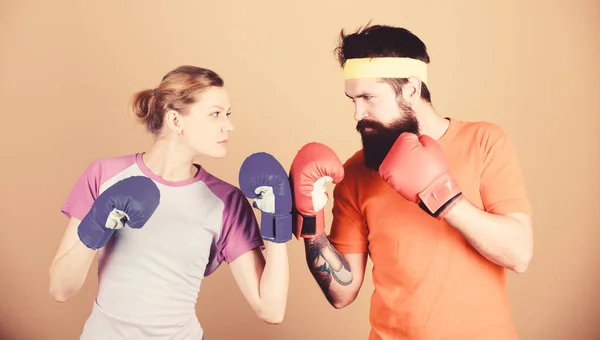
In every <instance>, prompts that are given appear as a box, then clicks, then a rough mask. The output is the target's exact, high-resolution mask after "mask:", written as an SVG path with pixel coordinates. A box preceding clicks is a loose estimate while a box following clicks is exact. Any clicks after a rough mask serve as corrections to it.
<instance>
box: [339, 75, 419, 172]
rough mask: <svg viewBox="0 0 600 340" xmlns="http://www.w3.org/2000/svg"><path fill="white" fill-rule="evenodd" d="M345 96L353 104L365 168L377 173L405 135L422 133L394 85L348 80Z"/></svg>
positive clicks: (375, 81) (369, 80) (366, 80)
mask: <svg viewBox="0 0 600 340" xmlns="http://www.w3.org/2000/svg"><path fill="white" fill-rule="evenodd" d="M345 88H346V96H348V97H349V98H350V99H352V102H353V103H354V108H355V109H354V119H356V120H357V121H358V124H357V125H356V130H357V131H358V132H359V133H360V135H361V137H362V144H363V153H364V157H365V163H366V166H367V167H368V168H370V169H373V170H375V171H378V170H379V165H381V163H382V162H383V160H384V159H385V156H386V155H387V154H388V152H389V151H390V149H391V148H392V146H393V145H394V142H395V141H396V139H397V138H398V136H400V134H402V133H403V132H412V133H415V134H419V122H418V121H417V118H416V117H415V115H414V112H413V110H412V108H411V107H410V106H409V105H408V104H406V103H405V102H404V101H403V100H402V97H401V96H397V95H396V92H395V91H394V89H393V88H392V86H391V85H390V84H388V83H385V82H383V81H381V80H378V79H351V80H346V81H345Z"/></svg>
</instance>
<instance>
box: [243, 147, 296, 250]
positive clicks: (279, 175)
mask: <svg viewBox="0 0 600 340" xmlns="http://www.w3.org/2000/svg"><path fill="white" fill-rule="evenodd" d="M239 184H240V189H241V190H242V192H243V193H244V195H245V196H246V197H248V198H250V199H252V200H253V201H254V203H253V204H252V206H253V207H254V208H256V209H258V210H260V211H261V221H260V233H261V235H262V237H263V239H265V240H268V241H271V242H276V243H284V242H287V241H289V240H290V239H291V238H292V190H291V186H290V181H289V177H288V175H287V172H286V171H285V169H284V168H283V166H282V165H281V164H280V163H279V161H277V160H276V159H275V157H273V156H272V155H270V154H268V153H265V152H259V153H254V154H252V155H250V156H248V158H246V160H244V163H243V164H242V166H241V168H240V174H239Z"/></svg>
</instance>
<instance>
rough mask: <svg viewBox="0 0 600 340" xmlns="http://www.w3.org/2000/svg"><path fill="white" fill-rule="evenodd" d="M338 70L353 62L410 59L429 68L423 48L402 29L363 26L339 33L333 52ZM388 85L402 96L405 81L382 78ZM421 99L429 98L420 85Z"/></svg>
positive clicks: (415, 37) (402, 79)
mask: <svg viewBox="0 0 600 340" xmlns="http://www.w3.org/2000/svg"><path fill="white" fill-rule="evenodd" d="M335 54H336V55H337V58H338V61H339V63H340V66H341V67H344V65H345V64H346V60H348V59H356V58H385V57H397V58H412V59H417V60H421V61H423V62H425V63H427V64H429V54H427V47H426V46H425V44H424V43H423V41H421V39H419V38H418V37H417V36H416V35H414V34H413V33H412V32H410V31H409V30H407V29H405V28H401V27H392V26H386V25H373V26H369V24H367V25H366V26H365V27H364V28H359V29H358V30H357V31H356V32H354V33H351V34H346V33H345V32H344V30H342V31H341V32H340V36H339V43H338V46H337V47H336V49H335ZM383 80H384V81H386V82H387V83H389V84H390V85H391V86H392V87H393V88H394V90H395V91H396V94H397V95H400V94H401V93H402V85H404V84H406V83H407V82H408V79H407V78H383ZM421 98H423V100H425V101H426V102H429V103H430V102H431V94H430V93H429V89H428V88H427V85H425V83H423V82H421Z"/></svg>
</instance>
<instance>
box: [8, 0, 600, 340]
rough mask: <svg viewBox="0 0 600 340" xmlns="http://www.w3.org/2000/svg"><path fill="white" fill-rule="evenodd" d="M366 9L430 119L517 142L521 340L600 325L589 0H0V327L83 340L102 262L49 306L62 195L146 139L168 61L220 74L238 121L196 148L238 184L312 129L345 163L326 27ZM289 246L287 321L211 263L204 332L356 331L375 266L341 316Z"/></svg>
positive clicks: (590, 336)
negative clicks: (149, 96)
mask: <svg viewBox="0 0 600 340" xmlns="http://www.w3.org/2000/svg"><path fill="white" fill-rule="evenodd" d="M371 20H372V22H373V23H375V24H390V25H397V26H403V27H406V28H408V29H410V30H411V31H413V32H414V33H415V34H417V35H418V36H419V37H420V38H421V39H422V40H423V41H424V42H425V43H426V45H427V46H428V49H429V52H430V55H431V66H430V69H429V84H428V86H429V88H430V89H431V92H432V99H433V104H434V106H435V107H436V109H437V110H438V111H439V112H440V113H441V114H443V115H448V116H453V117H456V118H459V119H465V120H487V121H491V122H494V123H497V124H499V125H501V126H502V127H503V128H504V129H505V130H506V131H507V132H508V133H509V135H510V136H511V137H512V138H513V139H514V141H515V143H516V146H517V151H518V155H519V157H520V161H521V164H522V167H523V172H524V175H525V179H526V183H527V188H528V190H529V195H530V198H531V200H532V202H533V206H534V211H535V219H534V221H535V244H536V245H535V254H534V259H533V262H532V264H531V266H530V268H529V271H528V272H526V273H525V274H522V275H517V274H512V273H511V274H510V275H509V283H508V284H509V290H510V297H511V305H512V310H513V320H514V324H515V327H516V329H517V331H518V333H519V335H520V338H521V339H524V340H597V339H600V323H599V322H598V321H599V320H600V319H599V316H598V313H600V290H599V289H598V286H600V270H598V268H600V247H599V246H598V240H599V239H600V228H599V218H600V208H599V206H600V199H599V197H600V195H598V193H599V190H600V181H599V179H598V177H599V175H598V173H599V170H600V164H599V159H600V137H599V133H600V119H599V116H600V100H599V98H600V66H599V65H600V63H599V62H598V61H599V60H600V44H599V42H600V2H599V1H598V0H587V1H586V0H550V1H548V0H529V1H518V0H505V1H478V0H457V1H442V0H426V1H397V0H385V1H383V0H372V1H370V2H367V1H364V0H360V1H359V0H345V1H317V0H305V1H275V0H264V1H252V2H250V1H249V2H245V1H230V0H229V1H228V0H222V1H200V0H193V1H192V0H190V1H183V0H181V1H157V0H146V1H142V0H128V1H115V0H112V1H92V2H87V1H41V0H21V1H18V0H3V1H0V49H1V56H0V58H1V59H0V80H1V81H0V111H1V112H2V133H1V134H0V148H1V149H0V151H1V153H0V157H1V159H2V176H1V177H0V188H1V190H2V195H1V196H0V217H1V218H0V221H1V222H0V232H1V235H2V236H1V237H0V277H1V278H0V338H1V339H10V340H27V339H44V340H48V339H51V340H54V339H60V340H66V339H77V338H78V335H79V333H80V331H81V329H82V327H83V323H84V321H85V320H86V318H87V317H88V314H89V312H90V308H91V306H92V302H93V299H94V296H95V292H96V287H97V281H96V275H95V271H96V265H94V266H93V267H92V269H91V270H92V271H94V273H92V274H91V275H89V277H88V281H87V282H86V284H85V286H84V288H83V289H82V290H81V291H80V292H79V293H78V294H77V295H76V296H75V297H74V298H73V299H71V300H69V301H68V302H66V303H63V304H59V303H57V302H54V301H53V299H52V298H51V297H50V295H49V293H48V267H49V265H50V262H51V260H52V257H53V255H54V253H55V251H56V248H57V246H58V243H59V241H60V238H61V237H62V233H63V230H64V228H65V227H66V224H67V219H66V218H65V217H64V216H63V215H62V214H61V213H60V207H61V205H62V203H63V202H64V200H65V199H66V197H67V195H68V193H69V191H70V190H71V188H72V186H73V185H74V183H75V181H76V180H77V178H78V177H79V176H80V175H81V173H82V172H83V171H84V169H85V168H86V166H87V165H88V164H89V163H90V162H92V161H93V160H95V159H98V158H102V157H112V156H118V155H123V154H126V153H132V152H137V151H142V150H146V149H147V148H148V147H149V146H150V143H151V138H150V135H149V134H147V133H146V132H145V131H144V128H143V126H142V125H140V124H138V123H137V122H135V121H134V119H133V117H132V115H131V113H130V111H129V104H130V102H131V98H132V95H133V93H134V92H135V91H138V90H142V89H146V88H153V87H155V86H156V85H157V84H158V83H159V81H160V79H161V78H162V76H163V75H164V74H165V73H167V72H168V71H169V70H171V69H172V68H175V67H177V66H179V65H182V64H192V65H197V66H202V67H207V68H211V69H213V70H215V71H217V72H218V73H220V74H221V75H222V76H223V77H224V79H225V81H226V85H227V87H228V89H229V91H230V94H231V101H232V105H233V115H232V116H231V119H232V120H233V124H234V127H235V131H234V132H233V133H232V135H231V140H230V144H229V154H228V156H227V157H226V158H225V159H220V160H210V159H200V160H199V161H200V162H201V163H202V164H203V165H204V166H205V167H206V168H207V169H208V170H209V171H211V172H212V173H214V174H216V175H217V176H219V177H221V178H223V179H225V180H227V181H229V182H231V183H234V184H236V185H237V174H238V169H239V166H240V165H241V163H242V161H243V160H244V158H245V157H247V156H248V155H250V154H251V153H253V152H257V151H266V152H269V153H272V154H273V155H275V156H276V157H277V158H278V159H279V160H280V161H281V163H282V164H283V165H284V166H285V167H286V168H288V169H289V165H290V164H291V161H292V159H293V157H294V156H295V154H296V152H297V150H298V149H299V148H300V147H301V146H302V145H304V144H305V143H307V142H310V141H319V142H323V143H326V144H328V145H329V146H331V147H332V148H333V149H334V150H336V151H337V152H338V155H339V156H340V158H341V159H342V160H345V159H347V158H348V157H349V156H350V155H351V154H352V153H354V152H355V151H356V150H357V149H358V148H360V136H359V135H358V133H357V132H356V131H355V129H354V128H355V125H356V122H355V121H354V120H353V105H352V103H351V102H350V101H349V100H348V99H347V98H346V97H345V96H344V88H343V80H342V77H341V71H340V68H339V66H338V64H337V62H336V60H335V58H334V55H333V49H334V48H335V44H336V41H337V37H338V34H339V31H340V29H342V28H345V29H348V30H350V31H353V30H355V29H356V28H357V27H359V26H362V25H365V24H366V23H368V22H369V21H371ZM330 188H332V187H330ZM326 209H327V215H326V218H327V221H328V223H329V222H331V202H329V204H328V206H327V207H326ZM289 253H290V261H291V262H290V266H291V270H290V275H291V278H290V279H291V283H290V284H291V286H290V291H289V303H288V309H287V314H286V317H285V320H284V322H283V323H282V324H281V325H278V326H269V325H266V324H264V323H262V322H261V321H260V320H259V319H258V318H257V317H256V316H255V315H254V313H253V312H252V311H251V310H250V307H249V306H248V304H247V303H246V301H245V300H244V299H243V297H242V295H241V293H240V292H239V291H238V288H237V286H236V285H235V283H234V281H233V278H232V276H231V274H230V272H229V268H228V266H227V265H226V264H224V265H223V266H222V267H221V268H220V269H219V270H218V271H217V272H216V273H215V274H214V275H212V276H210V277H209V278H207V279H206V280H205V281H204V283H203V284H202V287H201V291H200V295H199V299H198V308H197V314H198V316H199V318H200V322H201V323H202V325H203V327H204V329H205V331H206V338H207V340H214V339H250V338H252V339H265V340H266V339H270V340H274V339H290V340H294V339H298V340H300V339H309V338H315V339H366V337H367V334H368V332H369V322H368V311H369V299H370V295H371V292H372V289H373V285H372V281H371V274H370V269H371V264H370V263H369V265H368V267H367V276H366V278H365V284H364V286H363V288H362V290H361V292H360V295H359V296H358V298H357V300H356V301H355V302H354V303H353V304H352V305H350V306H349V307H347V308H345V309H342V310H335V309H334V308H333V307H331V306H330V305H329V304H328V303H327V301H326V300H325V298H324V297H323V295H322V293H321V291H320V290H319V287H318V285H317V284H316V282H315V281H314V280H313V278H312V276H311V275H310V273H309V271H308V269H307V267H306V263H305V260H304V247H303V245H302V243H301V242H298V241H295V240H294V241H292V242H290V243H289Z"/></svg>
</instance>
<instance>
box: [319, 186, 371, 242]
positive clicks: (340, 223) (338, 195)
mask: <svg viewBox="0 0 600 340" xmlns="http://www.w3.org/2000/svg"><path fill="white" fill-rule="evenodd" d="M332 214H333V220H332V222H331V230H330V233H329V242H330V243H331V244H332V245H333V246H334V247H335V249H337V251H339V252H340V253H366V252H367V251H368V241H367V236H368V229H367V222H366V220H365V218H364V216H363V214H362V213H361V212H360V209H359V205H358V203H357V200H356V193H355V192H352V191H351V190H350V188H349V187H348V184H347V182H346V180H342V182H340V183H338V184H337V185H336V186H335V187H334V189H333V209H332Z"/></svg>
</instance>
